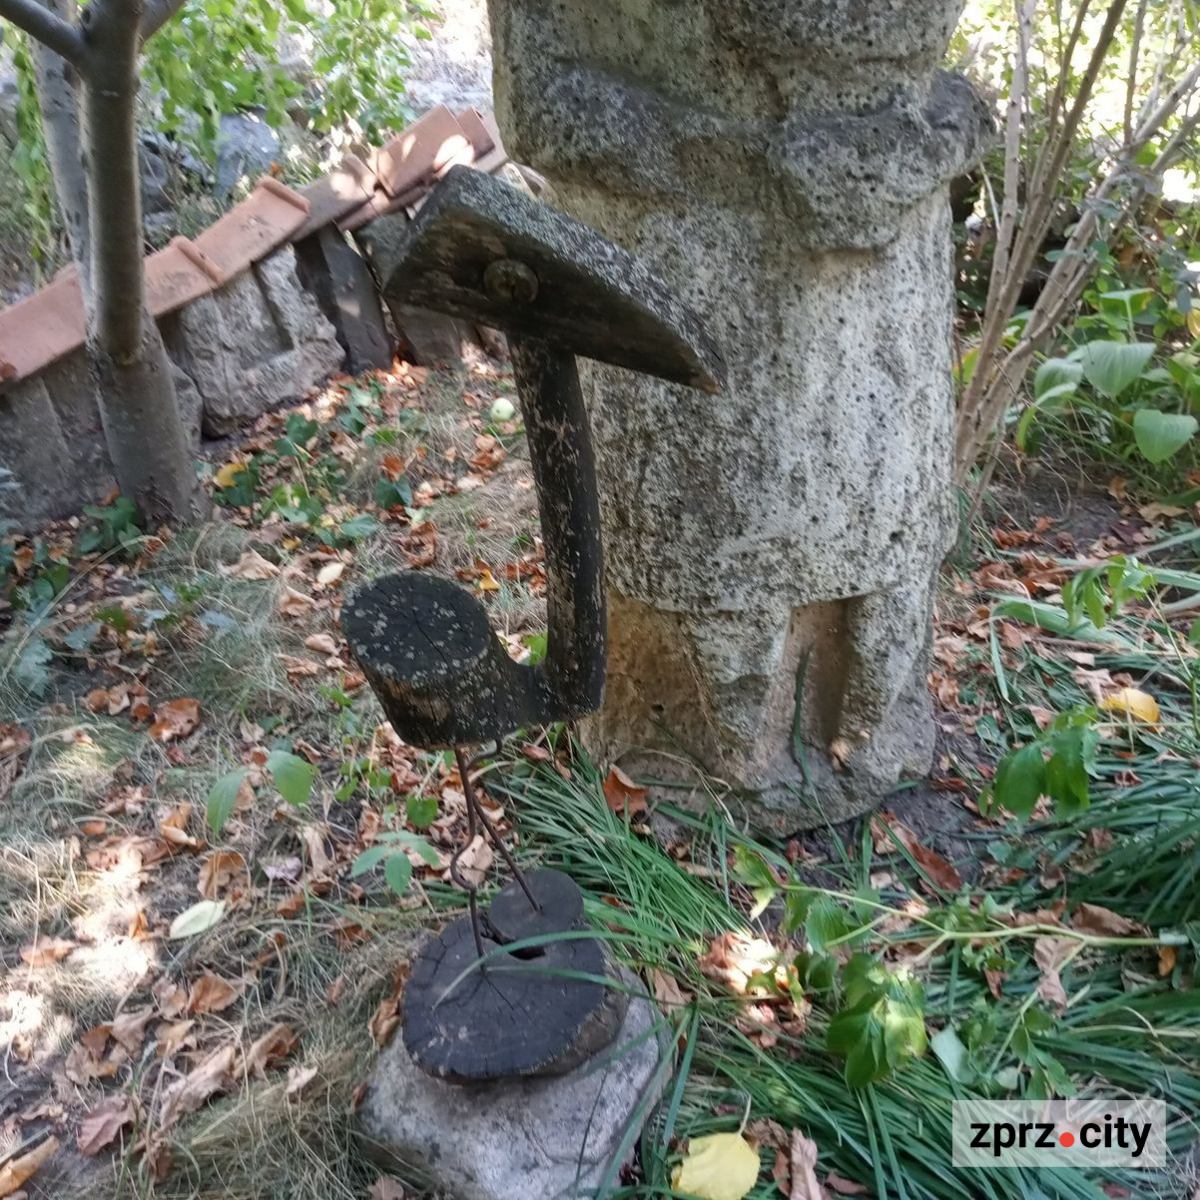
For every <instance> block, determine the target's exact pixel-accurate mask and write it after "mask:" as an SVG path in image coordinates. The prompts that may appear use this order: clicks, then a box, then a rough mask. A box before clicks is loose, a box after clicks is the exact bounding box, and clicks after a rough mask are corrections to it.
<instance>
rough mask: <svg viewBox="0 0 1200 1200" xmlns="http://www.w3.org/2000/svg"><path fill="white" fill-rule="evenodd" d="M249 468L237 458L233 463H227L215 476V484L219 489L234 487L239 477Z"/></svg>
mask: <svg viewBox="0 0 1200 1200" xmlns="http://www.w3.org/2000/svg"><path fill="white" fill-rule="evenodd" d="M248 469H249V468H248V467H247V465H246V464H245V463H244V462H242V461H241V459H237V458H235V459H234V460H233V461H232V462H227V463H226V464H225V465H224V466H223V467H221V468H220V470H218V471H217V472H216V473H215V474H214V475H213V483H215V484H216V485H217V487H219V488H228V487H233V485H234V484H235V483H237V477H238V476H239V475H240V474H241V473H242V472H243V471H245V470H248Z"/></svg>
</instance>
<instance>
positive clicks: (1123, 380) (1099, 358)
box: [1079, 342, 1155, 400]
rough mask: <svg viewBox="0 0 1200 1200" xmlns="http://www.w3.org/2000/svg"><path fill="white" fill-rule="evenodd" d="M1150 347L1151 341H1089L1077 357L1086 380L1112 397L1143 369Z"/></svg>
mask: <svg viewBox="0 0 1200 1200" xmlns="http://www.w3.org/2000/svg"><path fill="white" fill-rule="evenodd" d="M1154 349H1155V347H1154V343H1153V342H1089V343H1088V344H1087V345H1086V346H1084V347H1083V349H1082V350H1081V351H1080V354H1079V361H1080V362H1081V363H1082V364H1083V374H1084V377H1085V378H1086V379H1087V381H1088V383H1090V384H1091V385H1092V387H1094V388H1095V389H1096V391H1098V392H1099V393H1100V394H1101V395H1104V396H1107V397H1109V399H1112V400H1115V399H1116V398H1117V397H1118V396H1119V395H1120V394H1121V393H1122V392H1123V391H1124V390H1125V389H1126V388H1127V387H1129V385H1130V384H1131V383H1133V382H1134V381H1135V380H1136V379H1138V377H1139V376H1140V375H1141V373H1142V371H1144V370H1145V368H1146V364H1147V363H1149V361H1150V360H1151V359H1152V358H1153V357H1154Z"/></svg>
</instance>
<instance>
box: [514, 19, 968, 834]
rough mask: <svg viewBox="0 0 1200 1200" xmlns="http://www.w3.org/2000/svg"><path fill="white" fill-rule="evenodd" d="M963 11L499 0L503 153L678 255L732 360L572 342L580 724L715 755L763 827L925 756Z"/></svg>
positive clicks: (651, 759) (580, 210) (671, 277)
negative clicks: (672, 376)
mask: <svg viewBox="0 0 1200 1200" xmlns="http://www.w3.org/2000/svg"><path fill="white" fill-rule="evenodd" d="M960 8H961V3H960V0H872V2H871V3H866V2H864V0H833V2H829V0H822V2H821V3H817V2H815V0H656V2H655V3H649V2H647V0H610V2H609V3H607V4H604V5H597V4H595V3H591V2H590V0H559V2H556V3H553V4H547V3H544V2H543V0H490V13H491V20H492V29H493V39H494V45H495V86H496V101H497V115H498V117H499V120H500V124H501V128H502V131H503V133H504V138H505V144H506V146H507V147H508V148H509V151H510V153H512V154H513V155H514V157H516V158H518V159H520V160H521V161H524V162H527V163H529V164H530V165H531V166H533V167H534V168H536V169H537V170H539V171H541V172H542V173H544V174H545V175H546V176H547V177H548V178H549V179H550V181H551V183H552V185H553V188H554V193H555V197H556V203H558V204H559V205H560V206H561V207H562V208H563V209H564V210H565V211H566V212H568V213H570V214H571V215H572V216H575V217H577V218H578V219H580V220H581V221H584V222H585V223H587V224H589V225H591V226H593V227H595V228H597V229H599V230H600V231H601V232H602V233H604V234H605V235H606V236H608V237H610V238H611V239H612V240H613V241H615V242H617V243H618V244H619V245H622V246H624V247H625V248H626V249H628V250H630V251H632V252H633V253H635V254H637V255H638V256H639V257H640V258H642V259H643V260H644V261H646V262H647V264H648V265H649V266H650V267H651V269H653V270H655V271H656V272H657V273H658V274H659V275H661V276H662V277H664V278H665V279H666V280H667V281H668V282H669V283H670V284H671V285H672V286H673V287H674V288H675V289H676V290H677V291H678V293H679V295H680V296H681V297H682V298H683V300H684V301H685V302H686V303H688V304H689V305H690V306H691V307H692V308H694V309H695V310H696V311H697V312H698V313H699V314H700V315H701V317H702V318H703V319H704V321H705V323H706V325H707V326H708V328H709V329H711V330H712V333H713V336H714V337H715V339H716V340H717V342H718V344H720V345H721V347H722V349H723V351H724V354H725V358H726V362H727V366H728V386H727V390H726V392H725V393H724V394H723V395H721V396H718V397H710V396H705V395H702V394H700V393H697V392H694V391H691V390H689V389H687V388H682V387H679V386H677V385H674V384H670V383H664V382H662V381H661V380H656V379H651V378H648V377H646V376H641V375H638V376H635V375H633V374H630V373H628V372H625V371H621V370H617V369H614V368H612V367H606V366H600V365H595V364H588V365H587V367H586V369H585V371H584V387H585V394H586V396H587V399H588V402H589V411H590V414H591V418H592V425H593V432H594V436H595V440H596V452H597V455H596V457H597V468H598V473H599V479H600V489H601V504H600V509H601V514H602V521H603V527H604V537H605V543H606V546H607V547H608V553H607V571H608V583H609V647H610V663H609V678H608V690H607V695H606V699H605V704H604V708H603V710H602V712H601V713H600V714H599V716H598V717H596V718H593V719H592V720H591V721H590V722H589V725H588V732H587V736H588V739H589V741H590V743H591V745H592V748H593V749H594V750H595V751H596V752H598V753H599V754H600V755H602V756H604V757H606V758H620V759H621V761H622V762H623V764H624V765H625V766H626V768H627V769H629V770H632V771H633V772H635V773H638V774H642V775H644V776H645V777H649V778H658V779H672V778H673V779H675V780H683V781H688V780H697V779H698V778H699V775H698V772H697V770H696V767H697V766H700V767H703V768H704V770H706V771H707V772H709V773H710V774H712V775H715V776H716V777H717V778H718V779H720V780H723V781H724V782H726V783H727V784H728V785H730V787H731V789H733V791H734V792H735V793H737V794H741V795H744V796H746V797H748V798H753V800H754V801H755V803H753V804H751V805H750V806H749V811H750V813H751V816H752V818H753V819H754V820H755V822H756V823H757V824H758V825H759V826H761V827H766V828H768V829H773V830H775V831H780V832H782V831H787V830H790V829H794V828H796V827H797V826H800V825H814V824H822V823H823V822H824V821H825V820H826V819H830V820H838V819H841V818H844V817H848V816H851V815H854V814H856V813H858V812H861V811H863V810H865V809H866V808H869V807H870V806H871V805H873V804H874V803H876V802H877V800H878V799H879V797H880V796H881V795H882V794H883V793H884V792H886V791H887V790H888V789H889V788H890V787H892V786H894V784H895V783H896V782H897V780H898V778H899V777H900V775H901V774H902V773H904V772H913V773H919V772H922V771H924V770H926V769H927V768H928V766H929V763H930V761H931V754H932V745H933V727H932V722H931V719H930V713H929V702H928V697H927V693H926V689H925V675H926V669H927V661H928V646H929V628H930V614H931V610H932V604H933V591H934V580H935V575H936V572H937V568H938V564H939V562H940V560H941V558H942V556H943V553H944V551H945V549H946V547H947V544H948V539H949V536H950V533H951V528H952V523H953V510H954V505H953V496H952V489H951V446H952V417H953V405H954V400H953V392H952V385H951V374H950V368H951V315H952V307H951V306H952V273H951V243H950V216H949V209H948V202H947V196H946V184H947V182H948V180H949V179H950V178H951V177H952V176H953V175H955V174H956V173H958V172H959V171H960V170H962V168H963V167H964V166H965V165H966V164H967V163H969V162H970V161H971V160H972V159H973V158H974V157H975V155H976V154H977V153H978V150H979V148H980V145H981V143H982V141H983V139H984V138H985V137H986V135H987V133H988V131H989V129H990V120H989V117H988V114H987V112H986V110H985V109H984V107H983V105H982V104H981V102H980V101H979V100H978V98H977V97H976V96H975V94H974V93H973V91H972V90H971V88H970V85H969V84H968V83H967V82H966V81H965V80H964V79H962V78H959V77H957V76H954V75H949V74H946V73H944V72H941V71H939V70H938V69H937V64H938V61H939V59H940V57H941V54H942V52H943V50H944V47H945V45H946V43H947V40H948V38H949V36H950V33H951V30H952V28H953V25H954V22H955V20H956V18H957V15H958V11H959V9H960ZM797 727H798V729H799V731H800V737H799V738H798V739H797V738H794V736H793V732H794V729H795V728H797ZM671 794H672V795H673V796H675V797H679V796H680V795H681V793H680V792H678V791H673V792H672V793H671ZM686 794H687V793H686V792H684V793H683V795H684V796H686Z"/></svg>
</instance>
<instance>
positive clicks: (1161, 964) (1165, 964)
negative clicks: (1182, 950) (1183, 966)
mask: <svg viewBox="0 0 1200 1200" xmlns="http://www.w3.org/2000/svg"><path fill="white" fill-rule="evenodd" d="M1178 958H1179V952H1178V951H1177V950H1176V949H1175V947H1174V946H1159V948H1158V974H1159V977H1160V978H1164V979H1165V978H1166V977H1167V976H1168V975H1170V974H1171V972H1172V971H1174V970H1175V963H1176V961H1177V959H1178Z"/></svg>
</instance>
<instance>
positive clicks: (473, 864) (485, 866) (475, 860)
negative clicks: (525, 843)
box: [452, 833, 496, 887]
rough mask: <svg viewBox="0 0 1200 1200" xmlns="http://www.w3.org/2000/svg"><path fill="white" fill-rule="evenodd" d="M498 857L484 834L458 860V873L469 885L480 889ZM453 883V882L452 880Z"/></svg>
mask: <svg viewBox="0 0 1200 1200" xmlns="http://www.w3.org/2000/svg"><path fill="white" fill-rule="evenodd" d="M495 859H496V855H495V853H494V851H493V850H492V847H491V845H490V844H489V843H488V842H487V841H486V840H485V839H484V837H483V835H482V834H478V833H477V834H476V835H475V840H474V841H473V842H471V844H470V845H469V846H468V847H467V848H466V849H465V850H464V851H463V852H462V854H461V856H460V857H459V860H458V873H459V875H460V876H461V877H462V878H463V879H465V880H466V881H467V883H468V884H470V885H473V886H474V887H478V886H479V885H480V884H481V883H483V881H484V879H486V878H487V873H488V871H490V870H491V867H492V863H493V862H495ZM452 882H453V880H452Z"/></svg>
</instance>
